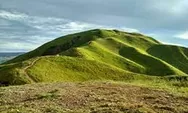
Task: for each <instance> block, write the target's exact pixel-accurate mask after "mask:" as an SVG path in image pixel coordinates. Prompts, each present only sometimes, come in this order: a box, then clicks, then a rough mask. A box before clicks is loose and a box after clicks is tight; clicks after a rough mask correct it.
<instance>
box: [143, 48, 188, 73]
mask: <svg viewBox="0 0 188 113" xmlns="http://www.w3.org/2000/svg"><path fill="white" fill-rule="evenodd" d="M147 51H148V53H149V54H151V55H153V56H155V57H158V58H160V59H162V60H164V61H166V62H167V63H169V64H171V65H172V66H174V67H176V68H178V69H179V70H181V71H183V72H184V73H188V54H187V53H188V49H186V48H183V47H177V46H169V45H156V46H153V47H151V48H149V49H148V50H147Z"/></svg>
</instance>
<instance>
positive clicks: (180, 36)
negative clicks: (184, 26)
mask: <svg viewBox="0 0 188 113" xmlns="http://www.w3.org/2000/svg"><path fill="white" fill-rule="evenodd" d="M175 37H177V38H180V39H187V40H188V31H186V32H184V33H181V34H178V35H175Z"/></svg>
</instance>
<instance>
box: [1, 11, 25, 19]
mask: <svg viewBox="0 0 188 113" xmlns="http://www.w3.org/2000/svg"><path fill="white" fill-rule="evenodd" d="M0 18H4V19H8V20H22V19H24V18H27V15H25V14H22V13H18V12H8V11H4V10H0Z"/></svg>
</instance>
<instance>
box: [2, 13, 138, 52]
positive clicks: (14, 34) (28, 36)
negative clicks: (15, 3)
mask: <svg viewBox="0 0 188 113" xmlns="http://www.w3.org/2000/svg"><path fill="white" fill-rule="evenodd" d="M1 18H3V19H5V20H9V21H8V22H10V24H8V23H7V24H6V30H5V32H1V30H2V31H3V30H4V28H3V27H1V28H0V36H1V37H0V51H6V50H8V51H15V50H17V51H30V50H32V49H35V48H36V47H38V46H40V45H42V44H43V43H46V42H47V41H50V40H52V39H54V38H57V37H60V36H63V35H67V34H71V33H75V32H80V31H85V30H90V29H98V28H102V29H119V30H123V31H126V32H140V31H139V30H137V29H132V28H126V27H120V28H115V27H111V26H103V25H97V24H90V23H86V22H78V21H71V20H68V19H64V18H56V17H41V16H30V15H27V14H24V13H18V12H8V11H4V10H0V19H1ZM15 21H18V22H17V23H18V24H16V25H11V23H14V22H15ZM0 22H1V20H0ZM20 26H22V27H23V28H22V29H21V30H19V27H20ZM23 30H24V31H23Z"/></svg>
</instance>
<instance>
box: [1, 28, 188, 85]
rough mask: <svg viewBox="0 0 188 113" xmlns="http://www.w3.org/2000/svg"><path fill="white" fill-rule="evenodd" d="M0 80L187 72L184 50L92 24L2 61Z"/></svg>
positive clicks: (19, 81) (18, 81) (187, 58)
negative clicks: (95, 27)
mask: <svg viewBox="0 0 188 113" xmlns="http://www.w3.org/2000/svg"><path fill="white" fill-rule="evenodd" d="M0 73H1V74H0V82H1V84H25V83H35V82H54V81H86V80H117V81H129V80H133V79H150V77H151V76H154V77H159V76H160V77H162V76H169V75H175V76H187V74H188V49H187V48H184V47H178V46H171V45H164V44H162V43H160V42H159V41H157V40H155V39H153V38H151V37H148V36H145V35H142V34H139V33H127V32H122V31H118V30H101V29H95V30H90V31H85V32H81V33H76V34H71V35H67V36H63V37H60V38H57V39H55V40H53V41H51V42H48V43H46V44H44V45H42V46H41V47H39V48H37V49H35V50H33V51H31V52H29V53H26V54H23V55H21V56H18V57H16V58H14V59H13V60H10V61H8V62H6V63H5V64H3V65H1V66H0Z"/></svg>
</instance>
